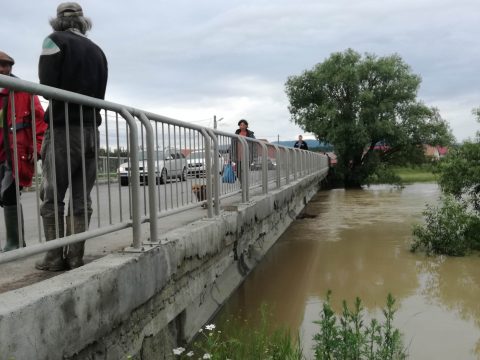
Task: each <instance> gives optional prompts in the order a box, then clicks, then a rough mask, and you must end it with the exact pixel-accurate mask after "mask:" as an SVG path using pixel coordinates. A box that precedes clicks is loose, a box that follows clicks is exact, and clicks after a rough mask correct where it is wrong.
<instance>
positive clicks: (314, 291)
mask: <svg viewBox="0 0 480 360" xmlns="http://www.w3.org/2000/svg"><path fill="white" fill-rule="evenodd" d="M438 195H439V189H438V187H437V185H435V184H413V185H409V186H407V187H405V188H404V189H396V188H393V187H390V186H374V187H371V188H367V189H365V190H348V191H345V190H332V191H325V192H320V193H318V194H317V195H316V196H315V197H314V198H313V199H312V201H311V202H310V203H309V204H308V205H307V207H306V212H307V213H308V214H310V215H316V218H307V219H302V220H296V221H295V222H294V223H293V224H292V225H291V226H290V227H289V229H288V230H287V231H286V232H285V233H284V234H283V235H282V237H281V239H279V241H278V242H277V244H276V245H275V246H274V247H273V248H272V249H271V250H270V251H269V253H268V254H267V255H266V256H265V258H264V260H263V261H262V262H261V263H260V264H259V265H258V267H257V268H256V269H255V270H254V271H253V272H252V273H251V274H250V275H249V277H248V278H247V279H246V281H245V282H244V283H243V285H241V286H240V287H239V288H238V289H237V291H236V292H235V293H234V294H233V296H232V297H231V298H230V300H229V301H228V302H227V304H226V305H225V307H224V308H223V310H222V312H221V317H224V316H226V315H238V314H252V313H256V312H257V311H258V309H259V307H260V305H261V304H262V303H266V304H268V306H269V308H270V311H271V312H272V313H273V319H274V321H275V324H277V325H278V324H280V325H285V326H287V327H289V328H290V329H291V330H292V331H293V332H297V331H298V332H299V333H300V338H301V340H302V344H303V348H304V351H305V354H306V355H307V357H308V358H312V354H313V352H312V350H311V348H312V346H313V341H312V337H313V335H314V334H315V333H316V332H317V331H318V325H315V324H314V323H313V321H315V320H318V319H319V314H320V311H321V305H322V300H324V299H325V295H326V293H327V291H328V290H329V289H330V290H332V304H333V305H334V308H335V309H336V310H337V311H338V310H339V309H340V306H341V305H340V304H341V301H342V300H343V299H345V300H347V302H348V304H353V301H354V299H355V297H356V296H359V297H360V298H361V299H362V301H363V305H364V307H365V309H366V310H367V311H368V313H369V314H371V315H374V316H376V317H377V318H378V319H380V320H383V318H382V316H381V313H380V309H381V307H383V306H384V305H385V302H386V297H387V294H388V293H389V292H390V293H392V295H393V296H394V297H395V299H396V300H397V304H396V305H397V307H398V312H397V313H396V316H395V326H396V327H397V328H399V329H400V331H401V332H402V333H403V334H404V343H405V345H406V347H407V348H408V353H409V358H410V359H479V358H480V286H479V285H480V257H479V256H478V255H473V256H469V257H465V258H444V257H431V258H427V257H425V256H424V255H423V254H412V253H410V251H409V243H410V241H411V227H412V224H413V223H418V222H420V221H422V215H421V213H422V211H423V210H424V208H425V204H426V203H431V204H433V203H436V201H437V198H438Z"/></svg>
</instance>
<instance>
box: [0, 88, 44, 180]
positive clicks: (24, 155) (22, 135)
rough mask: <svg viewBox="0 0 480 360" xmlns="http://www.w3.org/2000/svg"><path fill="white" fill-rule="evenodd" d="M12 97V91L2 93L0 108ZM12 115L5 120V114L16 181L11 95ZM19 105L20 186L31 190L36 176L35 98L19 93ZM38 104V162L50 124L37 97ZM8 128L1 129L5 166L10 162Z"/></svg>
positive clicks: (16, 97)
mask: <svg viewBox="0 0 480 360" xmlns="http://www.w3.org/2000/svg"><path fill="white" fill-rule="evenodd" d="M8 94H9V90H8V89H1V91H0V95H2V96H0V100H1V101H0V106H3V99H4V96H7V95H8ZM8 97H9V98H8V112H7V114H6V116H5V114H3V115H4V116H3V120H4V122H5V121H6V123H7V126H8V129H10V131H9V132H8V135H9V136H8V141H9V145H10V154H11V163H12V164H13V176H14V177H15V163H14V152H13V145H14V144H13V131H12V129H13V128H12V111H11V108H12V106H11V105H12V99H11V96H9V95H8ZM13 98H14V105H15V123H16V129H17V155H18V162H19V166H18V177H19V182H18V184H19V185H20V186H30V185H31V184H32V177H33V174H34V166H35V164H34V158H33V133H32V131H33V127H32V114H31V112H32V104H31V99H32V96H31V94H28V93H25V92H15V94H14V96H13ZM33 103H34V111H35V114H34V116H35V117H34V121H35V130H36V145H37V153H38V159H40V149H41V147H42V141H43V135H44V133H45V130H46V129H47V126H48V124H47V123H46V122H45V121H44V119H43V116H44V111H43V108H42V105H40V100H39V99H38V97H37V96H33ZM5 128H6V126H5V124H2V125H1V127H0V162H4V161H5V159H6V154H5V148H4V143H3V136H4V135H3V131H4V129H5Z"/></svg>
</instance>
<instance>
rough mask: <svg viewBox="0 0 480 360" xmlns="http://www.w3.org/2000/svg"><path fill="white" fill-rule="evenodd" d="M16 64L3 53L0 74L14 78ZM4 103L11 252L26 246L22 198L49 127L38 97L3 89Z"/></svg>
mask: <svg viewBox="0 0 480 360" xmlns="http://www.w3.org/2000/svg"><path fill="white" fill-rule="evenodd" d="M13 64H15V61H14V60H13V58H12V57H11V56H9V55H7V54H6V53H4V52H2V51H0V74H1V75H7V76H14V75H13V74H12V67H13ZM0 101H1V109H0V206H2V207H3V214H4V217H5V228H6V235H7V241H6V245H5V247H4V248H3V251H10V250H14V249H17V248H19V247H22V246H25V240H24V236H23V215H22V208H21V204H20V202H19V200H20V197H19V196H20V191H21V190H22V189H23V188H24V187H27V186H30V185H32V177H33V174H34V166H35V159H34V147H36V149H37V153H38V154H40V149H41V146H42V140H43V134H44V133H45V130H46V128H47V124H46V123H45V121H44V120H43V116H44V111H43V108H42V106H41V105H40V100H39V99H38V97H37V96H32V95H31V94H27V93H25V92H14V93H11V92H10V90H9V89H5V88H0ZM32 101H33V108H34V113H33V114H32ZM13 110H14V111H13ZM33 131H35V141H34V139H33ZM17 184H18V189H19V192H18V194H17ZM19 218H20V221H19ZM19 224H21V227H20V226H19ZM20 239H21V241H20Z"/></svg>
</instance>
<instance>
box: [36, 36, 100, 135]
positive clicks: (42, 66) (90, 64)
mask: <svg viewBox="0 0 480 360" xmlns="http://www.w3.org/2000/svg"><path fill="white" fill-rule="evenodd" d="M38 75H39V77H40V83H41V84H44V85H48V86H53V87H56V88H59V89H63V90H68V91H72V92H75V93H79V94H83V95H87V96H92V97H95V98H99V99H104V98H105V90H106V87H107V78H108V65H107V58H106V57H105V54H104V53H103V51H102V49H100V47H98V46H97V45H96V44H95V43H94V42H93V41H91V40H90V39H88V38H87V37H85V36H84V35H82V34H80V33H79V32H76V31H75V32H74V31H55V32H54V33H52V34H50V35H49V36H48V37H47V38H46V39H45V40H44V42H43V50H42V55H40V60H39V64H38ZM68 108H69V112H68V115H69V124H74V125H79V124H80V107H79V106H78V105H74V104H69V107H68ZM52 110H53V121H54V123H55V126H65V105H64V102H63V101H56V100H53V109H52ZM94 120H96V124H97V126H98V125H100V124H101V122H102V118H101V116H100V111H99V110H98V109H97V110H96V111H95V113H94V111H93V109H92V108H90V107H83V123H84V125H89V124H90V125H92V124H93V123H94ZM45 121H46V122H49V121H50V113H49V109H47V111H46V112H45Z"/></svg>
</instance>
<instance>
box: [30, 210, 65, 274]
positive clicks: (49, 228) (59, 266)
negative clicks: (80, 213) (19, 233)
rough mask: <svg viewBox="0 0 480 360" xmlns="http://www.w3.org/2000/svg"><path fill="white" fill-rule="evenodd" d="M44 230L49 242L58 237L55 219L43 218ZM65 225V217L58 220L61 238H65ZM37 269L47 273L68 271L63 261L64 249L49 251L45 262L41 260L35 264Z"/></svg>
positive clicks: (44, 259)
mask: <svg viewBox="0 0 480 360" xmlns="http://www.w3.org/2000/svg"><path fill="white" fill-rule="evenodd" d="M43 230H44V231H45V239H46V240H47V241H50V240H54V239H56V237H57V233H56V231H55V218H54V217H45V216H44V217H43ZM63 232H64V225H63V217H59V219H58V234H59V237H63ZM35 267H36V268H37V269H38V270H46V271H62V270H66V268H67V267H66V264H65V260H64V259H63V248H57V249H53V250H49V251H47V253H46V254H45V257H44V258H43V260H39V261H37V262H36V263H35Z"/></svg>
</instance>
